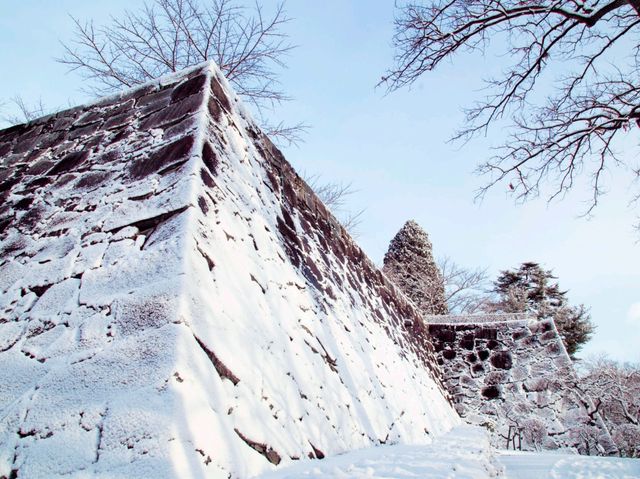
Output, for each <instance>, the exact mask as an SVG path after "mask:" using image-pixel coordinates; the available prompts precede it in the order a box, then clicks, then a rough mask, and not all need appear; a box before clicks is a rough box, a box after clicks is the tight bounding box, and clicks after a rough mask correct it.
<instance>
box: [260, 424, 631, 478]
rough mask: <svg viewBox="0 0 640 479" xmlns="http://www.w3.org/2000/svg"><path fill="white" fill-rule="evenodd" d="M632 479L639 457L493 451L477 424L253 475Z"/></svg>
mask: <svg viewBox="0 0 640 479" xmlns="http://www.w3.org/2000/svg"><path fill="white" fill-rule="evenodd" d="M298 478H300V479H303V478H309V479H321V478H322V479H364V478H367V479H410V478H411V479H417V478H420V479H445V478H446V479H485V478H500V479H547V478H548V479H638V478H640V459H621V458H616V457H594V456H580V455H577V454H559V453H553V452H542V453H533V452H514V451H494V450H492V449H491V447H490V446H489V442H488V439H487V436H486V433H485V432H484V431H483V430H482V429H481V428H476V427H473V426H459V427H456V428H454V429H453V430H451V431H450V432H449V433H448V434H445V435H444V436H442V437H440V438H438V439H436V440H435V441H434V442H433V443H431V444H430V445H428V446H406V445H394V446H380V447H372V448H367V449H360V450H357V451H352V452H349V453H347V454H342V455H339V456H334V457H331V458H328V459H324V460H322V461H318V460H313V461H311V460H305V461H301V462H300V463H298V464H295V465H294V466H290V467H287V468H285V469H281V470H279V471H277V472H272V473H268V474H264V475H261V476H259V477H258V478H257V479H298Z"/></svg>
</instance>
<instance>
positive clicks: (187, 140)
mask: <svg viewBox="0 0 640 479" xmlns="http://www.w3.org/2000/svg"><path fill="white" fill-rule="evenodd" d="M193 143H194V139H193V137H192V136H185V137H184V138H181V139H179V140H177V141H175V142H173V143H171V144H169V145H167V146H165V147H163V148H160V149H159V150H156V151H155V152H154V153H151V154H150V155H149V156H148V157H146V158H141V159H139V160H137V161H136V162H135V163H133V165H132V166H131V169H130V175H131V177H132V178H134V179H140V178H144V177H145V176H148V175H150V174H152V173H157V172H159V171H160V170H162V169H163V168H166V167H167V166H169V165H171V164H174V163H179V162H183V161H185V160H187V159H188V155H189V153H190V152H191V148H192V147H193Z"/></svg>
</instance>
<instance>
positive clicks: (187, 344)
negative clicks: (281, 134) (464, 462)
mask: <svg viewBox="0 0 640 479" xmlns="http://www.w3.org/2000/svg"><path fill="white" fill-rule="evenodd" d="M0 158H1V166H0V195H1V199H2V200H3V201H2V206H1V207H0V231H1V232H2V236H0V252H1V259H0V293H1V296H0V385H1V386H0V477H1V476H6V477H11V478H23V477H28V478H45V477H46V478H55V477H65V478H74V477H75V478H79V477H109V478H113V477H123V478H124V477H154V478H160V477H224V478H227V477H250V476H252V475H256V474H259V473H262V472H264V471H266V470H269V469H274V468H276V465H279V466H280V467H283V466H284V465H286V464H288V463H291V462H293V461H296V460H301V459H303V458H308V457H315V458H321V457H324V456H331V455H335V454H337V453H341V452H344V451H348V450H352V449H356V448H362V447H368V446H372V445H376V444H382V443H387V444H390V443H409V444H429V443H430V442H431V441H432V439H433V438H434V437H437V436H439V435H440V434H442V433H445V432H446V431H448V430H449V429H450V428H451V427H453V426H455V425H457V424H459V418H458V416H457V414H456V413H455V411H454V410H453V409H452V407H451V405H450V403H449V401H448V399H447V397H446V393H444V392H443V387H442V384H441V379H440V375H439V370H438V368H437V366H436V364H435V357H434V354H433V349H432V347H431V345H430V343H429V340H428V338H427V332H426V329H425V327H424V325H423V323H422V320H421V318H420V316H419V315H418V314H417V313H416V311H415V309H414V308H413V307H412V306H411V305H410V304H409V303H408V302H407V301H406V300H405V299H404V298H403V297H402V295H400V294H398V293H397V292H396V291H395V288H394V287H393V286H391V285H390V284H389V283H388V281H387V280H386V279H385V278H384V276H383V275H381V274H380V272H378V271H377V270H376V269H375V268H374V267H373V265H372V264H371V262H370V261H369V260H368V259H367V258H366V256H365V255H364V254H363V252H362V251H361V250H360V248H358V246H357V245H356V244H355V243H354V242H353V241H352V240H351V238H350V237H349V236H348V235H347V233H346V232H345V231H344V229H343V228H342V227H341V226H340V225H339V224H338V223H337V222H336V221H335V219H334V218H333V217H332V216H331V214H329V213H328V212H327V210H326V208H325V207H324V206H323V205H322V204H321V203H320V201H319V200H318V199H317V197H316V196H315V195H314V194H313V193H312V192H311V191H310V190H309V189H308V187H307V186H306V185H305V184H304V182H302V180H301V179H300V178H299V177H298V176H297V175H296V174H295V172H294V171H293V170H292V169H291V167H290V166H289V165H288V164H287V163H286V161H285V160H284V159H283V158H282V156H281V154H280V152H279V151H278V150H277V149H276V148H275V147H274V146H273V145H272V144H271V143H270V142H269V140H268V139H267V138H266V137H264V136H263V135H262V133H261V132H260V131H259V129H258V128H257V127H256V126H255V124H254V123H253V122H252V121H251V119H250V118H249V115H248V114H247V113H246V111H245V110H244V109H243V108H242V106H241V105H240V104H239V103H238V100H237V98H236V96H235V95H234V94H233V93H232V92H231V91H230V90H229V88H228V86H227V84H226V82H225V81H224V79H223V78H222V77H221V76H220V74H219V72H218V70H217V68H216V67H215V66H214V65H211V64H209V65H206V66H203V67H199V68H197V69H194V70H192V71H189V72H185V73H183V74H181V75H177V76H175V77H171V78H167V79H164V80H162V81H160V82H156V83H154V84H150V85H146V86H144V87H141V88H138V89H136V90H132V91H128V92H125V93H123V94H122V95H118V96H115V97H111V98H108V99H105V100H103V101H101V102H98V103H96V104H94V105H89V106H86V107H79V108H76V109H73V110H68V111H65V112H61V113H59V114H57V115H54V116H51V117H46V118H43V119H40V120H37V121H35V122H33V123H31V124H29V125H26V126H18V127H14V128H11V129H9V130H4V131H0Z"/></svg>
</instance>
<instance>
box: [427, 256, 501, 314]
mask: <svg viewBox="0 0 640 479" xmlns="http://www.w3.org/2000/svg"><path fill="white" fill-rule="evenodd" d="M438 267H439V268H440V272H441V273H442V279H443V280H444V289H445V296H446V301H447V306H449V312H450V313H451V314H473V313H476V312H478V311H481V310H483V308H484V306H485V305H486V303H487V301H488V300H489V295H488V291H487V289H488V288H487V278H488V276H487V270H486V269H480V268H477V269H468V268H465V267H463V266H460V265H459V264H456V263H455V262H454V261H453V260H452V259H451V258H450V257H448V256H444V257H441V258H439V259H438Z"/></svg>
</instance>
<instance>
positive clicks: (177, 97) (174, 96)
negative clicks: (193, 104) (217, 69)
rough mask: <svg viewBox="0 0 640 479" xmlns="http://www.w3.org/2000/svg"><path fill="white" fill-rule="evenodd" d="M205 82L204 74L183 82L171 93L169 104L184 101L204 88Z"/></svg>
mask: <svg viewBox="0 0 640 479" xmlns="http://www.w3.org/2000/svg"><path fill="white" fill-rule="evenodd" d="M206 81H207V76H206V75H205V74H201V75H198V76H196V77H193V78H191V79H190V80H187V81H184V82H182V83H181V84H179V85H178V86H177V87H175V88H174V89H173V92H172V93H171V103H175V102H177V101H181V100H184V99H185V98H187V97H189V96H191V95H194V94H196V93H198V92H200V91H202V89H203V88H204V85H205V83H206Z"/></svg>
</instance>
